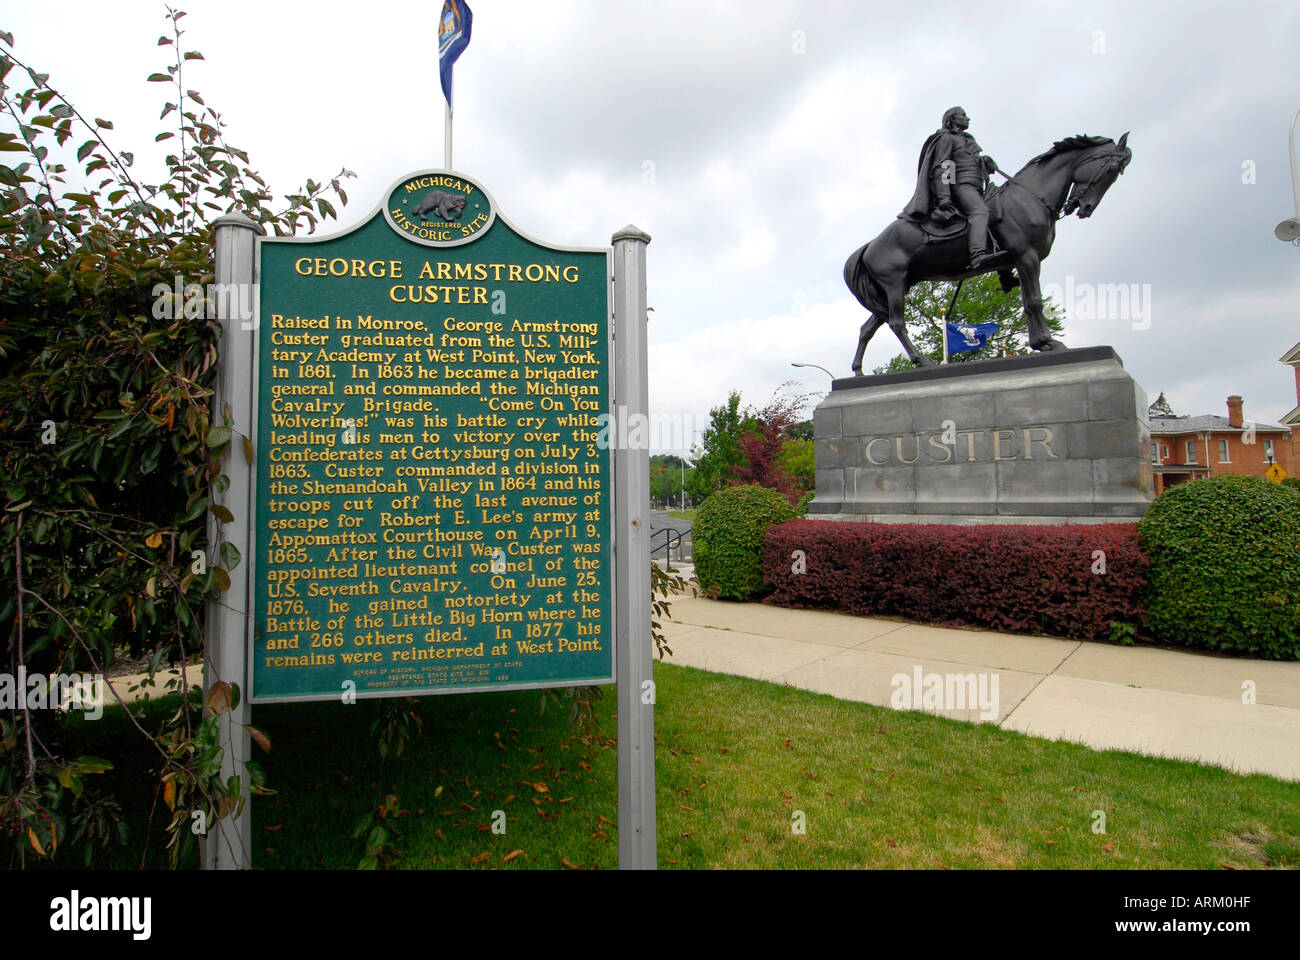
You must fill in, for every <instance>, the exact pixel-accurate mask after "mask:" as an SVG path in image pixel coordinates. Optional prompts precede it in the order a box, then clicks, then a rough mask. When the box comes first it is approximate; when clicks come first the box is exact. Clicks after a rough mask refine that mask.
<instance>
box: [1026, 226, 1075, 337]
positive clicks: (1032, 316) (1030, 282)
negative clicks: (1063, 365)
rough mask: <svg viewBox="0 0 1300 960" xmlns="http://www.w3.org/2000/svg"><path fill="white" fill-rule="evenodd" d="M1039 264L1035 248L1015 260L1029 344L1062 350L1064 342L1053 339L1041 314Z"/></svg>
mask: <svg viewBox="0 0 1300 960" xmlns="http://www.w3.org/2000/svg"><path fill="white" fill-rule="evenodd" d="M1040 264H1041V261H1040V259H1039V257H1038V252H1037V251H1035V250H1029V251H1027V252H1026V253H1025V254H1024V255H1023V256H1022V257H1021V258H1020V259H1019V260H1018V261H1016V272H1017V273H1018V274H1019V275H1020V293H1021V297H1022V299H1023V300H1024V304H1025V319H1026V320H1028V321H1029V346H1030V347H1032V348H1033V349H1035V350H1064V349H1066V346H1065V344H1063V343H1062V342H1061V341H1060V340H1053V339H1052V334H1051V331H1049V330H1048V329H1047V317H1046V316H1044V314H1043V292H1042V287H1041V285H1040V284H1039V278H1038V268H1039V266H1040Z"/></svg>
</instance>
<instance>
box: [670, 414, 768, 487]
mask: <svg viewBox="0 0 1300 960" xmlns="http://www.w3.org/2000/svg"><path fill="white" fill-rule="evenodd" d="M752 423H753V415H752V414H749V413H746V412H744V411H742V410H741V408H740V391H739V390H732V391H731V394H730V395H729V396H728V397H727V402H726V403H725V404H724V405H723V406H720V407H714V408H712V409H711V410H710V411H709V426H708V427H706V428H705V430H704V433H703V434H702V435H701V437H700V443H699V445H698V447H697V448H696V453H695V456H694V460H695V473H694V474H693V475H692V477H691V478H690V480H688V481H687V485H686V492H687V493H689V494H690V495H691V498H692V499H694V500H696V501H700V500H703V499H704V498H705V497H707V496H708V495H709V494H710V493H712V492H713V491H714V490H716V489H717V488H718V487H721V486H725V485H726V484H727V483H728V481H730V480H731V479H732V477H733V476H734V471H735V470H736V469H737V468H738V467H740V466H741V465H742V464H744V463H745V455H744V453H743V452H742V450H741V447H740V437H741V434H742V433H743V432H744V431H745V430H746V429H747V428H748V427H750V426H751V425H752Z"/></svg>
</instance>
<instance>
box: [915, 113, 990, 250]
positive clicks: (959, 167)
mask: <svg viewBox="0 0 1300 960" xmlns="http://www.w3.org/2000/svg"><path fill="white" fill-rule="evenodd" d="M969 126H970V117H968V116H966V111H965V110H963V109H962V108H961V107H950V108H949V109H948V110H946V111H945V112H944V115H943V126H942V127H941V128H940V129H939V130H937V131H935V132H934V133H932V134H931V135H930V137H929V139H927V140H926V141H925V145H924V146H923V147H922V148H921V159H920V160H919V161H918V162H917V165H916V170H917V176H916V192H915V193H914V194H912V200H911V202H910V203H908V205H907V206H906V207H905V208H903V212H902V213H901V214H899V216H900V217H901V218H902V219H905V220H911V221H913V222H915V223H923V222H925V221H926V220H929V219H931V218H933V219H935V220H936V221H939V222H940V223H946V222H949V221H951V220H953V219H954V218H956V216H957V212H958V210H960V211H961V214H962V215H963V216H965V218H966V221H967V226H968V228H969V235H968V237H967V243H968V249H969V251H970V261H969V263H968V264H967V269H970V270H978V269H979V268H980V266H981V265H982V264H983V263H984V262H985V261H986V260H988V259H989V258H990V257H992V256H993V254H991V253H986V252H985V241H986V240H987V238H988V232H989V210H988V207H987V206H986V205H985V203H984V194H985V193H986V192H987V191H988V183H989V176H990V175H991V174H992V173H993V171H995V170H997V169H998V165H997V163H995V162H994V160H993V158H992V157H989V156H985V155H984V154H982V153H981V152H980V145H979V144H978V143H976V142H975V138H974V137H972V136H971V135H970V134H969V133H967V132H966V129H967V128H968V127H969ZM954 201H955V202H956V205H955V207H954Z"/></svg>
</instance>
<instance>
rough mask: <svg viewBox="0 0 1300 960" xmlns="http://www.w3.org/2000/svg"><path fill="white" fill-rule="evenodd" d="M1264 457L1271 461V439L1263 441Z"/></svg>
mask: <svg viewBox="0 0 1300 960" xmlns="http://www.w3.org/2000/svg"><path fill="white" fill-rule="evenodd" d="M1264 459H1265V460H1269V461H1272V459H1273V441H1272V440H1265V441H1264Z"/></svg>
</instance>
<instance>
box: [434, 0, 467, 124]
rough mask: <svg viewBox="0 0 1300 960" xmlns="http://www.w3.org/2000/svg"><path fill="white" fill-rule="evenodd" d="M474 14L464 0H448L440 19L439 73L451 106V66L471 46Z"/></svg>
mask: <svg viewBox="0 0 1300 960" xmlns="http://www.w3.org/2000/svg"><path fill="white" fill-rule="evenodd" d="M473 25H474V14H472V13H471V12H470V9H469V6H468V5H467V4H465V3H464V2H462V0H447V2H446V3H444V4H443V5H442V19H440V20H439V21H438V74H439V76H441V77H442V95H443V96H444V97H446V98H447V106H448V107H450V106H451V68H452V65H453V64H455V62H456V58H457V57H459V56H460V55H461V53H462V51H464V49H465V48H466V47H468V46H469V33H470V28H471V27H472V26H473Z"/></svg>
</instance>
